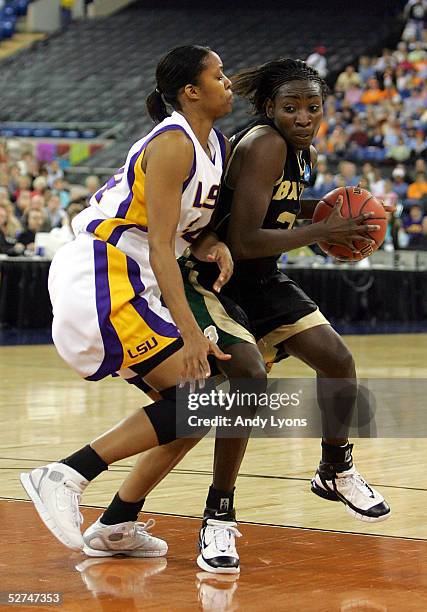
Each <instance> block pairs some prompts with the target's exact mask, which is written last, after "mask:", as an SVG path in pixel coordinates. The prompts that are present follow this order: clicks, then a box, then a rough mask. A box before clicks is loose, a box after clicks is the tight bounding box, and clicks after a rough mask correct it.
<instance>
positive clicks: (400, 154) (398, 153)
mask: <svg viewBox="0 0 427 612" xmlns="http://www.w3.org/2000/svg"><path fill="white" fill-rule="evenodd" d="M387 157H388V158H389V159H392V160H393V161H396V162H405V161H407V160H408V159H409V158H410V157H411V149H410V147H409V146H408V145H407V144H406V143H405V141H404V139H403V136H399V137H398V141H397V143H396V144H395V145H394V146H392V147H390V148H389V149H388V152H387Z"/></svg>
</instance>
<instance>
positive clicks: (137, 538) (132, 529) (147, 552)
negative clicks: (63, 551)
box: [83, 519, 168, 557]
mask: <svg viewBox="0 0 427 612" xmlns="http://www.w3.org/2000/svg"><path fill="white" fill-rule="evenodd" d="M155 523H156V522H155V521H154V520H153V519H149V520H148V521H147V522H146V523H136V522H135V521H128V522H126V523H118V524H117V525H103V524H102V523H101V522H100V519H98V520H97V521H96V522H95V523H94V524H93V525H91V526H90V527H88V529H86V531H85V532H84V534H83V540H84V546H83V552H84V553H85V554H86V555H88V556H89V557H113V556H114V555H126V556H128V557H163V556H164V555H165V554H166V553H167V552H168V545H167V544H166V542H165V541H164V540H161V539H160V538H156V537H154V536H152V535H151V534H149V533H148V530H149V529H151V527H153V526H154V525H155Z"/></svg>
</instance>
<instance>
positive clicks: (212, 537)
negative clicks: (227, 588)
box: [197, 519, 242, 574]
mask: <svg viewBox="0 0 427 612" xmlns="http://www.w3.org/2000/svg"><path fill="white" fill-rule="evenodd" d="M236 525H237V523H235V522H234V521H217V520H215V519H207V520H206V522H205V524H204V525H203V527H202V528H201V530H200V536H199V549H200V555H199V556H198V557H197V565H198V566H199V567H200V568H201V569H202V570H204V571H205V572H213V573H214V574H238V573H239V572H240V560H239V555H238V553H237V550H236V543H235V538H236V537H238V538H239V537H240V536H241V535H242V534H241V533H240V532H239V530H238V529H237V528H236Z"/></svg>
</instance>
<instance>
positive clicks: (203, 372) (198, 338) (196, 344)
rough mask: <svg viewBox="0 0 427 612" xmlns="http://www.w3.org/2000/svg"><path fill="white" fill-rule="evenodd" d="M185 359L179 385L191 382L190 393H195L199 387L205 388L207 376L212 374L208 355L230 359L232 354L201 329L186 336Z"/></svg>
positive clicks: (223, 359) (222, 359) (224, 359)
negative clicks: (210, 338) (221, 347)
mask: <svg viewBox="0 0 427 612" xmlns="http://www.w3.org/2000/svg"><path fill="white" fill-rule="evenodd" d="M183 340H184V347H183V361H184V368H183V372H182V376H181V379H180V382H179V386H180V387H183V386H184V385H185V384H187V383H189V385H190V393H193V392H194V391H195V390H196V388H197V387H199V388H200V389H203V387H204V386H205V380H206V378H209V376H210V375H211V368H210V365H209V361H208V355H213V356H214V357H216V359H220V360H221V361H228V360H229V359H231V355H230V354H228V353H224V352H223V351H221V349H220V348H219V347H218V346H217V345H216V344H215V343H214V342H212V341H211V340H209V339H208V338H206V336H204V335H203V334H202V332H201V331H200V330H197V331H195V332H194V333H193V334H191V335H189V336H186V337H184V336H183Z"/></svg>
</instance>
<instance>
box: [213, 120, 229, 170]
mask: <svg viewBox="0 0 427 612" xmlns="http://www.w3.org/2000/svg"><path fill="white" fill-rule="evenodd" d="M214 132H215V134H216V136H217V138H218V142H219V147H220V149H221V158H222V167H223V168H224V165H225V156H226V152H227V147H226V146H225V137H224V134H222V133H221V132H220V131H219V130H217V129H216V128H214Z"/></svg>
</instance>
